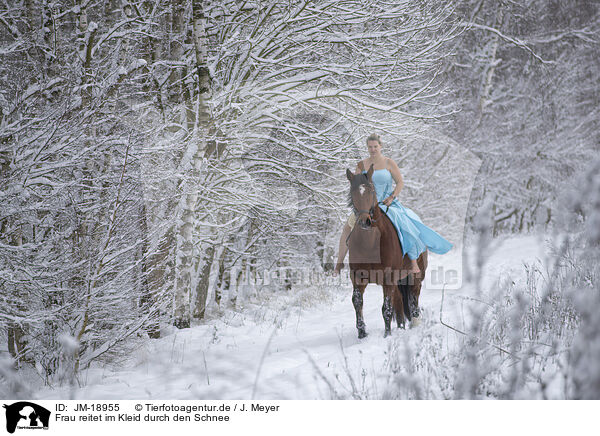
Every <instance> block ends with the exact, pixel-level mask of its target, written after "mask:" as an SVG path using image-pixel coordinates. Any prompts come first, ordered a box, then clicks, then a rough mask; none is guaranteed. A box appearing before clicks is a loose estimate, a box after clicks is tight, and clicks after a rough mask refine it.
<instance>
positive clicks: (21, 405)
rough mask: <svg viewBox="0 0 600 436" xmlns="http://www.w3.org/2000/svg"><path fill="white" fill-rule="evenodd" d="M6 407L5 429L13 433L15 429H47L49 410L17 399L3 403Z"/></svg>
mask: <svg viewBox="0 0 600 436" xmlns="http://www.w3.org/2000/svg"><path fill="white" fill-rule="evenodd" d="M3 407H4V408H5V409H6V431H8V432H9V433H14V432H15V430H16V429H20V430H21V429H27V430H40V429H43V430H47V429H48V424H49V422H50V411H49V410H48V409H45V408H44V407H42V406H39V405H37V404H35V403H30V402H28V401H19V402H18V403H13V404H11V405H6V404H4V406H3Z"/></svg>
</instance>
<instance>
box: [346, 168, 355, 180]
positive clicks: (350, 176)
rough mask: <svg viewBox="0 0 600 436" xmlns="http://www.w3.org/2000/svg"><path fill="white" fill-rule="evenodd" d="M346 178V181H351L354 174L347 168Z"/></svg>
mask: <svg viewBox="0 0 600 436" xmlns="http://www.w3.org/2000/svg"><path fill="white" fill-rule="evenodd" d="M346 177H348V180H350V181H352V177H354V174H352V171H350V170H349V169H348V168H346Z"/></svg>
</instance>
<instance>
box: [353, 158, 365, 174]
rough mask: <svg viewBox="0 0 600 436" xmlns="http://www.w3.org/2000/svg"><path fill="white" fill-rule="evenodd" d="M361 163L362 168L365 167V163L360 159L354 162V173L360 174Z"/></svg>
mask: <svg viewBox="0 0 600 436" xmlns="http://www.w3.org/2000/svg"><path fill="white" fill-rule="evenodd" d="M361 165H362V168H364V167H365V164H364V163H363V161H362V160H361V161H360V162H358V163H357V164H356V169H355V170H354V174H360V173H362V172H363V170H362V169H361Z"/></svg>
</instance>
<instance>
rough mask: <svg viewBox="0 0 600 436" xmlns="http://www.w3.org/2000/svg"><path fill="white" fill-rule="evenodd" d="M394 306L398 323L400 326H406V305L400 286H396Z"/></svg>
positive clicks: (393, 299) (393, 298)
mask: <svg viewBox="0 0 600 436" xmlns="http://www.w3.org/2000/svg"><path fill="white" fill-rule="evenodd" d="M392 302H393V306H394V314H395V315H396V324H397V325H398V328H402V329H403V328H404V307H403V302H402V294H401V293H400V289H399V287H398V286H395V289H394V294H393V297H392Z"/></svg>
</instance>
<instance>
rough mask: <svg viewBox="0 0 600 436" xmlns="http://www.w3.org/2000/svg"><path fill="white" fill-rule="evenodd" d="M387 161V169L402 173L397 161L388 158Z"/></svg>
mask: <svg viewBox="0 0 600 436" xmlns="http://www.w3.org/2000/svg"><path fill="white" fill-rule="evenodd" d="M385 159H386V167H387V169H389V170H398V171H400V168H398V164H396V161H395V160H394V159H392V158H391V157H386V158H385Z"/></svg>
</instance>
